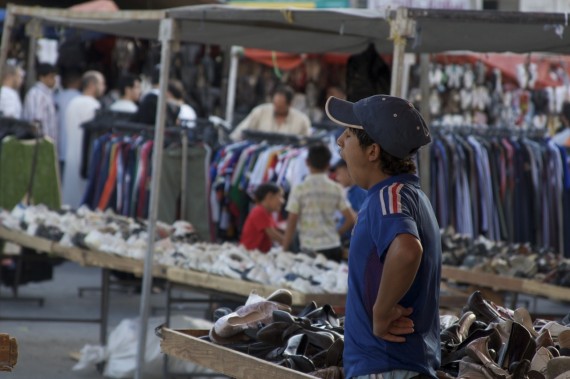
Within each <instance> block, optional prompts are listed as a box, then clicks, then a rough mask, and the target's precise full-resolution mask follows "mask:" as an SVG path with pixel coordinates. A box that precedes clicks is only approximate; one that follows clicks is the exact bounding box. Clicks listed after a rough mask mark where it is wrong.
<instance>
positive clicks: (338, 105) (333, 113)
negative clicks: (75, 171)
mask: <svg viewBox="0 0 570 379" xmlns="http://www.w3.org/2000/svg"><path fill="white" fill-rule="evenodd" d="M353 106H354V103H351V102H350V101H346V100H341V99H338V98H336V97H334V96H331V97H329V98H328V100H327V103H326V104H325V112H326V113H327V116H329V118H330V119H331V120H332V121H334V122H336V123H337V124H339V125H341V126H344V127H346V128H356V129H363V128H362V125H360V121H359V120H358V118H357V117H356V115H355V114H354V111H353V110H352V107H353Z"/></svg>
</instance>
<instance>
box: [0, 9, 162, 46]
mask: <svg viewBox="0 0 570 379" xmlns="http://www.w3.org/2000/svg"><path fill="white" fill-rule="evenodd" d="M7 9H8V12H10V13H11V14H13V15H15V16H16V17H17V18H18V19H24V20H27V19H32V18H33V19H37V20H40V21H41V22H42V23H43V24H45V25H58V26H63V27H69V28H77V29H83V30H89V31H94V32H101V33H106V34H112V35H117V36H121V37H133V38H145V39H157V38H158V30H159V25H160V20H162V19H164V11H154V10H153V11H139V10H137V11H112V12H109V11H107V10H105V11H89V12H84V11H81V10H79V11H75V10H72V9H58V8H41V7H26V6H18V5H12V4H10V5H9V6H8V8H7Z"/></svg>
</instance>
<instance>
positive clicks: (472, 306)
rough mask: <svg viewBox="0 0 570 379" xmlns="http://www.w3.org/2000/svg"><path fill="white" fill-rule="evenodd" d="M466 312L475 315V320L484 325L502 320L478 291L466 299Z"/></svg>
mask: <svg viewBox="0 0 570 379" xmlns="http://www.w3.org/2000/svg"><path fill="white" fill-rule="evenodd" d="M465 310H466V311H471V312H473V313H475V316H477V319H478V320H480V321H483V322H486V323H491V322H500V321H501V320H503V319H504V318H503V317H501V315H500V314H499V312H497V310H495V308H494V307H493V306H492V305H491V304H490V303H489V302H487V300H485V299H484V298H483V295H481V292H480V291H475V292H473V293H472V294H471V295H470V296H469V298H468V299H467V305H466V308H465Z"/></svg>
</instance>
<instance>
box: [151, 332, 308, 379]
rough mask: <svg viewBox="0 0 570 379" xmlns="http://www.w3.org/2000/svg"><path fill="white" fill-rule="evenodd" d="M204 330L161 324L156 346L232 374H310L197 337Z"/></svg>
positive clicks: (290, 378)
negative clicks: (178, 328)
mask: <svg viewBox="0 0 570 379" xmlns="http://www.w3.org/2000/svg"><path fill="white" fill-rule="evenodd" d="M207 334H208V331H207V330H173V329H169V328H162V341H161V342H160V347H161V350H162V352H163V353H165V354H168V355H171V356H173V357H177V358H180V359H183V360H187V361H191V362H194V363H196V364H198V365H200V366H202V367H206V368H209V369H212V370H214V371H216V372H219V373H221V374H224V375H228V376H231V377H232V378H239V379H250V378H251V379H258V378H272V379H304V378H314V376H312V375H308V374H303V373H302V372H299V371H295V370H291V369H289V368H286V367H281V366H278V365H276V364H273V363H270V362H267V361H264V360H263V359H259V358H255V357H253V356H251V355H248V354H244V353H241V352H239V351H235V350H232V349H228V348H227V347H223V346H220V345H216V344H214V343H211V342H208V341H203V340H201V339H199V338H197V337H200V336H203V335H207Z"/></svg>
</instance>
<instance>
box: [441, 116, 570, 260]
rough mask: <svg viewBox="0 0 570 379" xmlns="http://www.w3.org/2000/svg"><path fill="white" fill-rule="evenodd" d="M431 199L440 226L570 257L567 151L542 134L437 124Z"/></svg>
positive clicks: (499, 127) (538, 132)
mask: <svg viewBox="0 0 570 379" xmlns="http://www.w3.org/2000/svg"><path fill="white" fill-rule="evenodd" d="M432 131H433V136H434V139H433V143H432V144H431V145H430V171H431V172H432V175H431V177H430V179H431V180H430V200H431V201H432V205H433V206H434V210H435V211H436V215H437V218H438V222H439V223H440V226H441V227H443V228H446V227H448V226H452V227H453V228H454V229H455V230H456V231H457V232H458V233H460V234H466V235H471V236H473V237H477V236H478V235H481V234H482V235H485V236H487V237H488V238H490V239H493V240H505V241H509V242H521V243H524V242H530V243H532V244H535V245H537V246H539V247H541V248H554V249H555V251H557V252H559V253H561V254H563V255H564V256H566V257H568V256H570V238H568V233H567V232H566V229H567V228H569V227H570V217H569V216H568V215H569V214H570V213H568V206H569V205H570V166H569V165H568V160H567V156H568V154H567V152H566V151H565V149H564V148H561V147H560V146H557V145H556V144H555V143H554V142H552V141H551V140H550V139H549V138H547V136H546V131H545V130H542V129H521V128H513V127H502V126H498V127H480V126H469V125H467V126H450V125H445V126H441V125H436V126H433V127H432Z"/></svg>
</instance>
